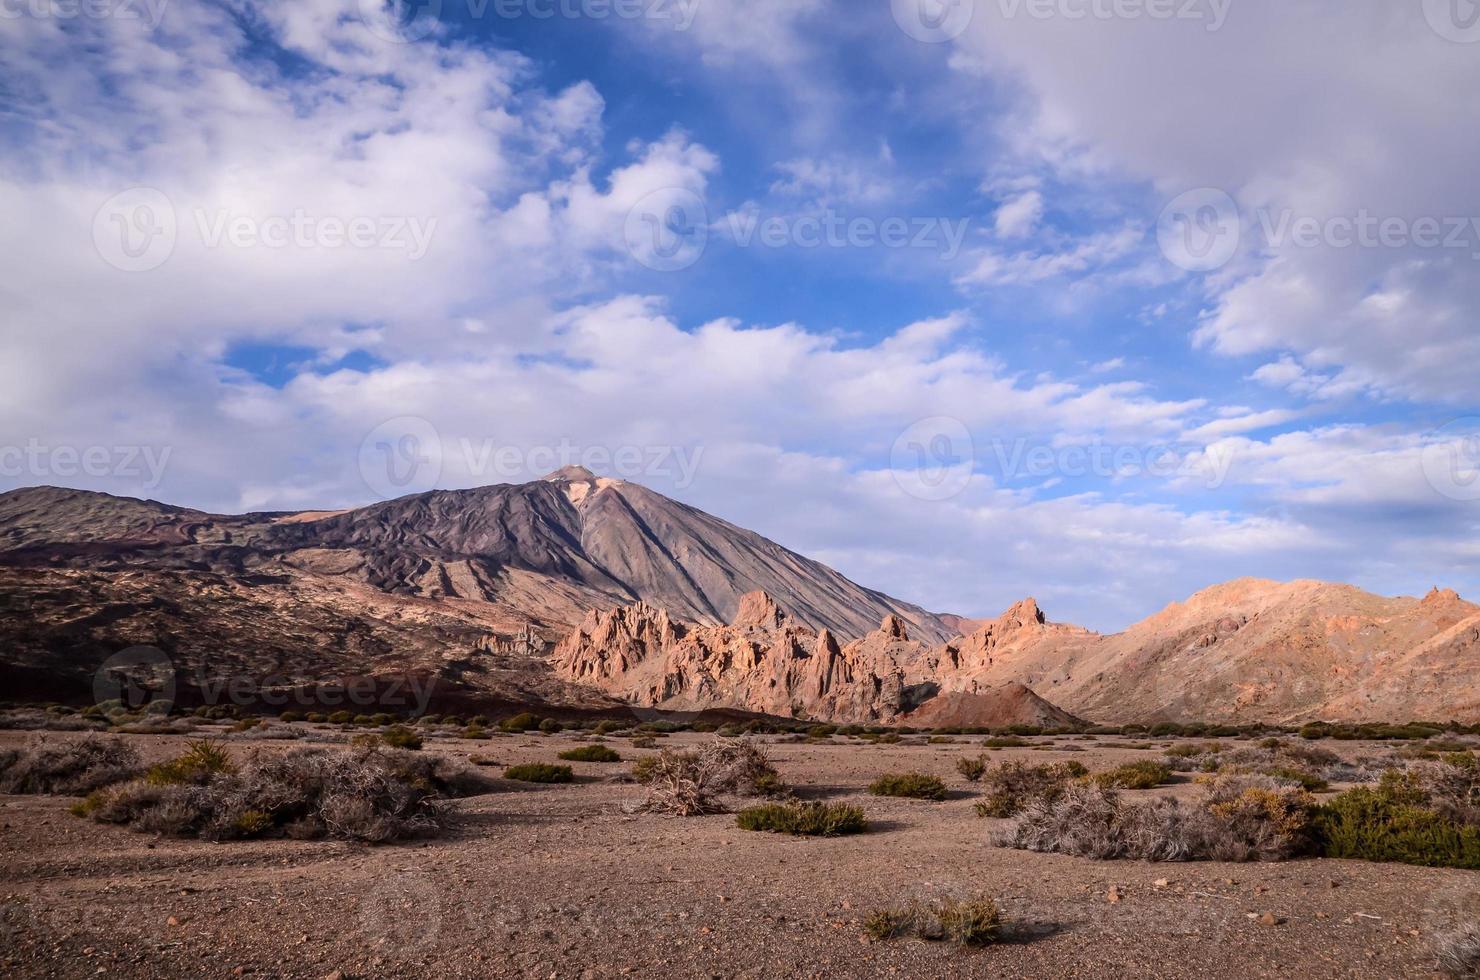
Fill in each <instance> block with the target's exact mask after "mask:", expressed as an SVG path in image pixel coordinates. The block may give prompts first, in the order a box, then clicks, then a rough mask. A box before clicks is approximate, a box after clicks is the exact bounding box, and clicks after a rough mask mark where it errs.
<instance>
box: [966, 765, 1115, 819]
mask: <svg viewBox="0 0 1480 980" xmlns="http://www.w3.org/2000/svg"><path fill="white" fill-rule="evenodd" d="M1088 774H1089V770H1088V769H1086V768H1085V767H1084V766H1082V765H1080V764H1079V763H1077V762H1057V763H1052V764H1049V765H1038V766H1034V765H1029V764H1028V763H1025V762H1004V763H1002V764H1001V765H1000V766H994V767H993V768H992V769H991V770H990V771H989V772H987V774H986V775H985V777H983V783H982V788H983V791H984V793H983V799H982V801H981V802H979V803H977V804H976V814H977V816H979V817H1011V816H1016V815H1017V814H1018V813H1020V812H1022V809H1023V807H1025V806H1027V805H1028V802H1029V801H1030V800H1034V799H1046V800H1052V799H1056V798H1057V797H1058V796H1059V795H1061V794H1062V793H1063V792H1064V790H1065V789H1067V788H1068V786H1069V784H1070V783H1072V782H1073V781H1074V780H1076V779H1080V778H1082V777H1084V776H1086V775H1088Z"/></svg>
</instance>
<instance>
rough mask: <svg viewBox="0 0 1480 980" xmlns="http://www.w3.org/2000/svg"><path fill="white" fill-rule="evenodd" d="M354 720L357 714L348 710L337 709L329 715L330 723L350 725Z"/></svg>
mask: <svg viewBox="0 0 1480 980" xmlns="http://www.w3.org/2000/svg"><path fill="white" fill-rule="evenodd" d="M354 720H355V716H354V715H352V714H350V713H349V712H348V711H336V712H334V713H333V714H331V715H330V716H329V722H330V724H334V725H348V724H349V723H350V722H352V721H354Z"/></svg>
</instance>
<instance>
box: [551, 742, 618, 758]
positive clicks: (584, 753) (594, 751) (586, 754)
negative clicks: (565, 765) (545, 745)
mask: <svg viewBox="0 0 1480 980" xmlns="http://www.w3.org/2000/svg"><path fill="white" fill-rule="evenodd" d="M558 758H561V759H564V760H565V761H566V762H621V761H622V757H621V756H620V755H618V754H617V753H616V752H615V751H613V750H612V749H609V748H607V747H606V746H605V745H582V746H581V747H579V748H575V749H566V750H565V751H564V752H562V753H560V755H559V756H558Z"/></svg>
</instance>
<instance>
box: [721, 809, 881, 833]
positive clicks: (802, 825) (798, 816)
mask: <svg viewBox="0 0 1480 980" xmlns="http://www.w3.org/2000/svg"><path fill="white" fill-rule="evenodd" d="M735 822H736V824H738V825H739V827H740V829H741V830H761V831H767V832H769V833H773V834H792V835H793V836H798V837H840V836H842V835H844V834H861V833H863V831H864V830H866V829H867V827H868V823H867V821H866V820H864V817H863V810H862V809H860V808H859V807H856V806H846V805H844V804H841V803H833V804H825V803H772V804H768V805H765V806H753V807H749V808H747V809H744V810H741V811H740V813H739V814H738V815H736V818H735Z"/></svg>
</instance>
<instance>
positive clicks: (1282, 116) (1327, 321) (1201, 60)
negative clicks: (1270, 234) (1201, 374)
mask: <svg viewBox="0 0 1480 980" xmlns="http://www.w3.org/2000/svg"><path fill="white" fill-rule="evenodd" d="M1148 9H1149V8H1148ZM1193 9H1195V10H1199V11H1202V12H1204V13H1205V14H1208V16H1204V17H1202V18H1200V19H1170V20H1158V19H1155V18H1152V17H1144V16H1143V17H1139V18H1129V17H1128V18H1111V19H1105V18H1095V17H1085V18H1077V19H1075V18H1068V17H1063V16H1051V17H1042V18H1040V17H1034V16H1028V15H1026V14H1025V13H1024V12H1023V11H1022V10H1019V14H1020V15H1019V16H1005V13H1006V11H1007V8H1006V7H1003V6H999V5H997V4H979V5H978V7H977V15H976V17H975V18H974V19H973V22H972V25H971V30H970V31H969V32H968V33H967V34H966V35H964V36H963V37H962V38H961V39H960V41H959V42H958V48H957V52H956V60H955V62H954V63H955V64H956V65H957V66H958V68H959V69H960V72H961V74H960V78H961V83H962V84H966V83H968V81H969V80H973V79H974V80H977V81H978V82H983V81H991V82H993V83H1005V84H1006V85H1007V86H1009V90H1011V88H1012V87H1016V88H1018V89H1020V90H1021V91H1023V92H1025V93H1026V99H1025V104H1024V105H1022V106H1020V107H1019V108H1018V110H1017V111H1016V112H1015V113H1013V114H1010V115H1005V116H1003V117H1001V119H1000V120H999V122H1000V125H1001V127H1002V128H1003V130H1004V132H1005V133H1007V134H1008V135H1009V136H1010V137H1011V138H1012V139H1013V140H1015V143H1016V145H1017V146H1019V147H1020V148H1022V149H1024V150H1032V151H1033V153H1034V154H1035V155H1036V156H1037V157H1038V159H1040V160H1042V161H1043V162H1045V163H1046V164H1048V165H1050V166H1052V167H1054V168H1055V169H1056V171H1057V172H1058V173H1059V174H1060V175H1061V177H1063V178H1064V179H1065V180H1068V181H1073V180H1076V179H1077V181H1078V182H1079V183H1080V184H1082V185H1083V186H1085V188H1086V189H1090V190H1092V189H1093V188H1094V187H1095V186H1096V185H1097V184H1108V183H1110V182H1109V181H1107V180H1106V179H1105V175H1106V173H1107V170H1109V169H1110V168H1113V173H1114V174H1115V175H1117V176H1118V177H1120V178H1122V179H1124V178H1127V177H1128V178H1137V179H1142V180H1145V181H1147V182H1149V183H1150V184H1151V185H1152V186H1153V187H1154V189H1155V194H1154V195H1153V201H1152V202H1150V207H1151V210H1150V213H1148V214H1147V216H1146V217H1147V220H1148V222H1149V221H1150V220H1152V219H1154V217H1155V212H1156V211H1157V210H1159V209H1160V207H1161V204H1162V203H1163V202H1165V201H1167V200H1170V199H1171V198H1172V197H1174V196H1175V195H1177V194H1179V193H1181V192H1182V191H1184V190H1187V189H1188V188H1197V187H1214V188H1221V189H1224V190H1226V191H1228V192H1229V193H1231V194H1232V195H1233V196H1234V197H1235V198H1236V199H1237V200H1238V202H1239V204H1240V205H1241V207H1242V209H1243V211H1244V223H1245V230H1246V232H1247V233H1248V234H1246V236H1245V245H1246V247H1247V249H1248V254H1247V255H1246V257H1245V262H1247V263H1248V264H1247V265H1245V264H1237V265H1235V266H1234V267H1231V268H1230V269H1228V270H1225V272H1224V274H1223V275H1221V276H1217V277H1212V278H1211V279H1210V280H1209V281H1208V288H1209V290H1210V297H1209V299H1210V304H1211V310H1210V315H1209V317H1208V319H1207V320H1206V322H1205V323H1204V324H1203V326H1202V329H1201V330H1200V331H1199V334H1198V336H1199V339H1200V340H1202V341H1203V342H1205V343H1207V344H1209V345H1211V346H1212V347H1213V348H1214V349H1215V350H1217V351H1219V352H1222V353H1225V354H1228V355H1244V354H1249V353H1255V352H1260V351H1272V352H1275V353H1281V352H1284V351H1292V352H1295V353H1296V354H1298V355H1299V356H1301V357H1302V358H1304V359H1306V360H1307V361H1308V362H1309V363H1310V364H1311V365H1312V366H1315V367H1317V368H1322V369H1327V370H1333V371H1339V370H1341V369H1346V370H1349V371H1351V372H1354V373H1355V376H1356V378H1357V379H1360V380H1361V381H1363V382H1370V383H1371V384H1372V385H1375V386H1377V387H1378V388H1379V389H1382V390H1385V391H1387V392H1390V393H1396V394H1400V395H1405V396H1411V397H1415V398H1441V399H1448V400H1452V401H1460V402H1462V401H1466V400H1468V399H1470V398H1471V397H1472V396H1473V390H1474V386H1473V380H1472V378H1471V377H1470V374H1471V373H1472V372H1470V371H1469V370H1468V365H1472V364H1474V363H1475V362H1476V359H1477V355H1480V334H1477V332H1476V331H1475V330H1474V329H1473V324H1474V320H1475V316H1476V313H1477V311H1480V275H1476V270H1477V268H1480V266H1477V260H1476V259H1475V258H1474V256H1473V255H1472V253H1474V252H1476V251H1477V245H1480V242H1476V241H1475V239H1476V237H1477V236H1476V235H1474V234H1468V235H1467V238H1466V242H1465V245H1466V247H1464V248H1458V249H1446V248H1425V247H1419V246H1418V245H1415V244H1412V243H1410V244H1407V245H1398V246H1394V247H1380V246H1379V247H1348V248H1343V247H1339V246H1337V245H1333V244H1331V243H1324V244H1317V245H1316V246H1315V247H1302V246H1300V245H1298V244H1296V243H1294V242H1292V241H1289V240H1287V241H1285V242H1284V243H1283V244H1276V245H1273V246H1271V247H1269V248H1268V249H1267V250H1266V249H1264V246H1265V243H1264V242H1263V241H1261V240H1260V239H1261V237H1262V235H1261V234H1259V231H1260V229H1259V226H1260V224H1261V221H1260V215H1262V214H1263V215H1271V216H1277V215H1280V214H1284V213H1289V214H1291V215H1293V216H1295V217H1297V218H1298V217H1307V218H1315V219H1318V220H1320V221H1326V220H1327V219H1330V218H1343V217H1346V218H1356V217H1357V216H1359V215H1360V214H1362V213H1364V212H1365V213H1367V214H1370V215H1374V216H1376V217H1378V218H1397V219H1403V220H1404V221H1405V222H1407V223H1413V222H1415V221H1417V220H1418V219H1421V218H1431V219H1436V220H1438V221H1441V222H1448V221H1463V220H1466V219H1468V218H1469V217H1471V216H1475V215H1477V214H1480V186H1477V184H1476V182H1475V180H1474V175H1473V162H1474V161H1475V160H1476V159H1477V158H1480V126H1476V125H1473V124H1471V123H1472V122H1473V120H1471V119H1470V116H1471V115H1472V114H1471V113H1469V111H1468V109H1467V108H1466V105H1467V104H1466V103H1465V102H1464V100H1463V96H1462V95H1461V93H1468V92H1473V91H1475V90H1477V89H1480V59H1476V58H1475V57H1474V55H1475V51H1474V50H1473V46H1467V45H1463V44H1456V43H1452V42H1450V41H1448V40H1446V39H1444V38H1443V37H1441V36H1440V35H1439V34H1438V33H1437V32H1436V31H1434V30H1433V29H1431V28H1430V26H1429V24H1428V23H1427V22H1426V19H1425V13H1424V9H1423V5H1421V4H1418V3H1406V4H1396V5H1395V4H1392V3H1389V2H1387V0H1356V2H1353V3H1347V4H1344V5H1343V7H1342V10H1341V12H1340V14H1339V15H1336V14H1334V13H1333V12H1332V9H1331V6H1330V4H1328V3H1325V2H1323V0H1289V2H1284V3H1277V4H1257V5H1254V6H1239V5H1234V7H1233V8H1232V9H1229V10H1227V11H1226V14H1227V16H1226V19H1225V20H1224V21H1223V22H1222V23H1221V24H1220V25H1219V26H1218V27H1217V29H1210V28H1211V27H1212V25H1213V23H1214V19H1213V18H1212V16H1211V11H1212V8H1211V7H1210V6H1209V5H1194V6H1193ZM1087 64H1093V65H1095V66H1096V70H1094V71H1086V70H1085V65H1087ZM1250 65H1257V66H1258V69H1257V70H1256V71H1252V72H1251V71H1249V70H1248V66H1250ZM1169 80H1174V81H1169ZM1086 160H1090V161H1092V163H1091V164H1090V165H1088V166H1086V165H1085V161H1086ZM999 268H1000V262H998V263H994V264H993V265H991V266H990V267H989V268H988V269H987V270H986V275H985V276H984V278H985V279H987V280H988V281H998V278H999V275H1000V274H999V273H997V272H996V270H997V269H999ZM1032 268H1037V266H1032V265H1030V266H1029V269H1032Z"/></svg>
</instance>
